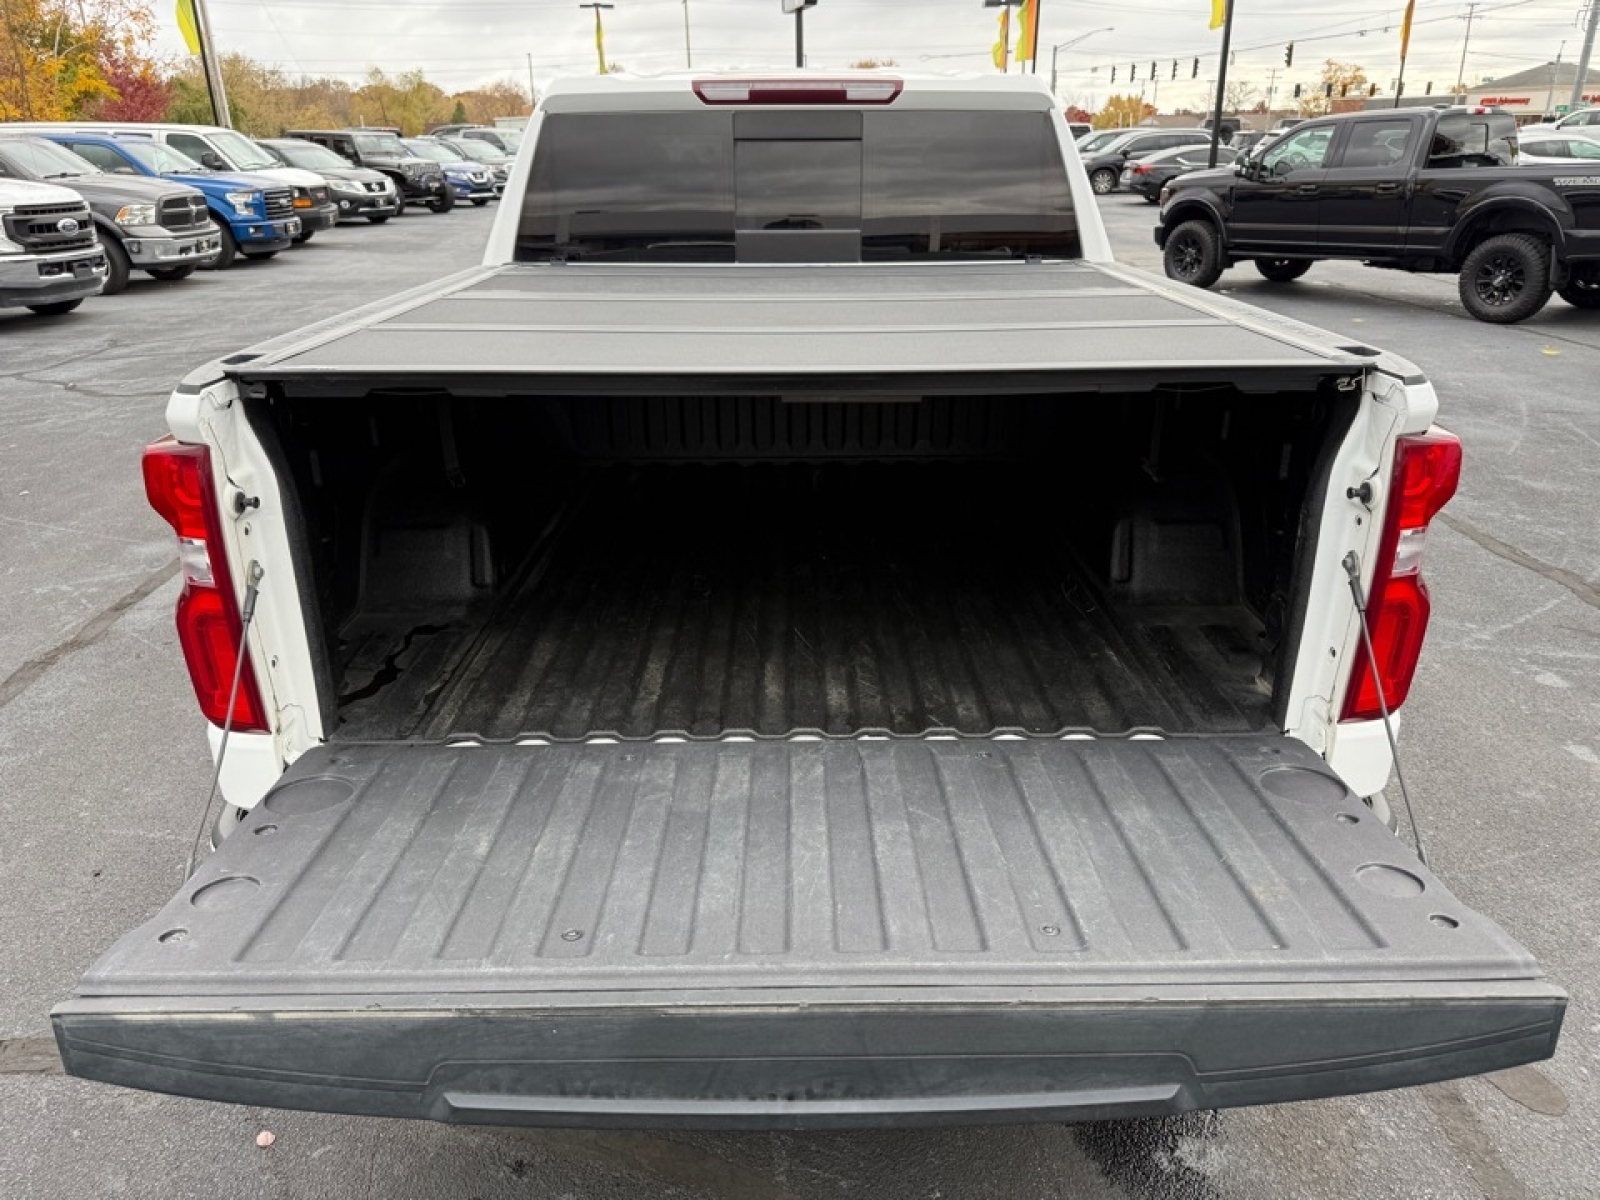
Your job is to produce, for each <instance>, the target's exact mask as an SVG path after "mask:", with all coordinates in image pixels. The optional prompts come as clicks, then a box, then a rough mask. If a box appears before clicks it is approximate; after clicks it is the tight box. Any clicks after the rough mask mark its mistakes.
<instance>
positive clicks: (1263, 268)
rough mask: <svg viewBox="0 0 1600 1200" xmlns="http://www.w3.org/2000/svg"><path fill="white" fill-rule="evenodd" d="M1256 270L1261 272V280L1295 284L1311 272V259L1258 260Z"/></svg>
mask: <svg viewBox="0 0 1600 1200" xmlns="http://www.w3.org/2000/svg"><path fill="white" fill-rule="evenodd" d="M1256 270H1258V271H1260V272H1261V278H1263V279H1270V280H1271V281H1272V282H1273V283H1293V282H1294V281H1295V280H1296V279H1299V278H1300V276H1302V275H1304V274H1305V273H1306V272H1307V271H1309V270H1311V260H1310V259H1309V258H1258V259H1256Z"/></svg>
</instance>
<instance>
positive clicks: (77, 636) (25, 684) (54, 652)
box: [0, 559, 178, 709]
mask: <svg viewBox="0 0 1600 1200" xmlns="http://www.w3.org/2000/svg"><path fill="white" fill-rule="evenodd" d="M177 573H178V561H177V559H173V560H172V561H171V562H170V563H168V564H167V565H166V566H164V567H161V568H159V569H158V570H155V571H152V572H151V573H150V574H149V575H146V576H145V577H144V578H143V579H142V580H140V582H139V584H138V586H137V587H135V588H134V589H133V590H132V591H130V592H128V593H126V594H125V595H122V596H119V597H118V598H117V599H115V600H113V601H112V602H111V603H110V604H108V605H107V606H106V607H105V608H103V609H101V610H100V611H99V612H98V613H96V614H95V615H94V616H92V617H90V618H89V620H88V621H86V622H84V624H83V625H81V626H79V627H78V629H77V631H76V632H75V633H73V634H72V636H71V637H68V638H67V639H65V640H64V641H61V642H58V643H56V644H55V645H54V646H52V647H51V648H50V649H48V650H46V651H45V652H44V653H43V654H39V655H36V656H34V657H33V658H30V659H29V660H28V661H27V662H25V663H23V664H22V665H21V666H20V667H18V668H17V669H16V670H15V671H13V672H11V674H9V675H7V676H6V677H5V678H4V679H0V709H3V708H5V706H6V705H8V704H10V703H11V702H12V701H13V700H15V699H16V698H17V697H18V696H20V695H22V693H23V692H25V691H27V690H28V689H29V688H30V687H32V686H33V685H34V684H35V683H36V682H38V680H39V679H40V678H41V677H42V676H43V675H44V674H45V673H46V672H47V671H49V670H50V668H51V667H53V666H55V665H56V664H57V663H59V662H61V661H62V660H63V659H66V658H70V657H71V656H72V655H74V654H76V653H77V652H78V651H79V650H86V649H88V648H89V647H90V646H92V645H94V644H95V643H96V642H98V641H99V640H100V639H101V638H103V637H105V635H106V634H107V632H109V631H110V629H111V627H112V626H113V625H115V624H116V623H117V621H118V620H119V619H120V618H121V616H122V614H123V613H125V612H127V611H128V610H129V609H130V608H132V607H133V606H134V605H135V604H137V603H139V601H141V600H143V599H145V598H146V597H147V596H149V595H150V594H151V593H152V592H154V591H155V590H156V589H157V588H158V587H160V586H161V585H162V584H164V583H166V582H167V580H169V579H171V578H172V577H173V576H174V575H176V574H177Z"/></svg>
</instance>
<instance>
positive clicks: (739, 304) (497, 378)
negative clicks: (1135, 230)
mask: <svg viewBox="0 0 1600 1200" xmlns="http://www.w3.org/2000/svg"><path fill="white" fill-rule="evenodd" d="M1377 355H1378V352H1377V351H1375V350H1372V349H1370V348H1367V347H1364V346H1342V345H1337V344H1335V342H1334V340H1333V339H1332V337H1331V335H1329V334H1326V333H1322V332H1321V331H1318V330H1313V329H1310V328H1309V327H1307V326H1303V325H1299V324H1298V323H1296V322H1293V321H1290V320H1287V319H1284V318H1280V317H1275V316H1272V315H1270V314H1267V313H1261V312H1257V311H1254V310H1251V309H1247V308H1245V307H1244V306H1242V305H1238V304H1234V303H1233V302H1231V301H1229V300H1227V299H1226V298H1218V297H1213V296H1208V295H1206V294H1205V293H1202V292H1199V291H1197V290H1195V289H1193V288H1186V287H1182V286H1180V285H1174V284H1171V283H1168V282H1166V281H1165V280H1159V279H1156V278H1155V277H1153V276H1150V275H1147V274H1144V273H1143V272H1139V271H1133V270H1129V269H1127V268H1123V267H1110V266H1106V265H1100V264H1091V263H1084V262H1035V263H1027V262H1015V263H1011V262H1005V263H942V264H924V265H920V266H905V267H893V266H883V265H881V264H873V265H872V266H870V267H859V266H858V267H851V266H839V265H832V266H817V265H806V266H721V267H692V266H683V265H677V266H672V267H667V268H663V267H651V266H644V265H633V266H606V265H596V264H587V263H585V264H577V265H574V266H559V265H550V264H539V265H534V264H522V265H517V266H507V267H499V268H492V269H485V270H482V271H479V272H473V273H467V274H463V275H460V276H456V277H454V278H452V279H450V280H446V281H444V282H442V283H440V284H438V285H434V286H432V287H430V288H425V289H418V290H417V291H413V292H410V293H407V294H406V295H404V296H402V297H398V298H396V299H394V300H391V301H386V302H384V303H382V304H378V305H372V306H369V307H368V308H366V309H362V310H359V311H358V312H356V313H352V314H350V315H349V316H348V317H347V318H345V319H342V320H340V321H338V322H329V323H325V324H324V325H322V326H319V327H316V328H314V329H312V330H306V331H302V332H301V333H299V334H291V335H289V336H287V337H284V338H279V339H277V340H275V341H273V342H271V343H268V344H267V345H265V346H261V347H258V348H257V349H256V350H255V351H253V352H251V353H249V354H246V355H239V356H236V357H235V358H233V359H230V360H229V362H230V364H232V365H230V367H229V368H228V369H229V370H230V372H231V373H233V374H234V375H236V376H237V377H238V378H239V379H240V380H241V381H243V382H245V383H271V384H276V385H277V386H280V387H282V388H284V389H285V390H287V391H289V392H291V393H295V394H318V395H320V394H324V393H326V394H330V395H337V394H340V393H341V389H342V391H343V394H345V395H348V394H350V391H351V389H352V387H357V386H358V387H359V390H360V391H363V392H364V391H366V390H368V389H374V388H376V389H399V390H402V391H404V390H407V389H409V390H413V391H414V390H415V389H416V388H418V387H424V386H426V387H434V388H438V389H441V390H445V391H471V390H473V389H480V390H502V391H510V392H513V393H533V392H538V391H549V390H556V391H564V392H574V391H582V390H586V389H590V388H599V387H605V388H607V389H608V390H617V389H623V390H626V388H628V387H630V386H631V387H642V388H648V389H650V390H652V391H656V392H661V393H667V392H671V391H673V390H675V389H681V388H685V387H688V388H693V389H696V390H715V389H716V387H717V384H718V381H719V380H722V381H729V380H736V379H748V378H750V377H752V376H760V377H762V378H764V379H769V380H789V381H793V382H795V383H796V384H797V385H798V384H799V383H800V382H802V381H805V380H807V379H810V380H813V381H814V380H817V379H820V378H823V377H827V378H829V379H840V378H857V377H858V378H860V379H862V380H877V381H887V380H913V381H917V382H918V385H919V386H920V387H923V388H926V389H929V390H931V391H939V390H950V389H957V388H965V389H972V388H980V389H985V390H992V391H996V392H999V391H1004V390H1006V389H1007V388H1009V387H1023V388H1034V389H1039V388H1045V387H1051V388H1056V389H1062V388H1068V389H1079V388H1081V389H1085V390H1088V389H1094V388H1102V387H1103V388H1114V389H1118V390H1132V389H1138V388H1148V387H1151V386H1155V385H1157V384H1160V383H1164V382H1173V383H1199V382H1226V383H1229V384H1232V385H1234V386H1236V387H1239V388H1241V389H1243V390H1256V391H1270V390H1280V389H1288V388H1292V387H1299V388H1309V387H1315V386H1317V384H1318V383H1319V382H1321V381H1324V380H1329V379H1337V378H1345V377H1351V376H1355V375H1359V374H1360V373H1361V372H1363V371H1365V370H1366V369H1367V368H1368V367H1370V366H1372V365H1373V364H1374V362H1375V361H1376V360H1377Z"/></svg>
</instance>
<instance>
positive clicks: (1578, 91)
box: [1567, 0, 1600, 112]
mask: <svg viewBox="0 0 1600 1200" xmlns="http://www.w3.org/2000/svg"><path fill="white" fill-rule="evenodd" d="M1597 23H1600V0H1589V28H1588V29H1586V30H1584V32H1583V49H1582V51H1580V52H1579V54H1578V74H1577V77H1576V78H1575V79H1573V81H1572V95H1571V96H1570V97H1569V98H1568V100H1567V111H1568V112H1571V111H1572V110H1573V109H1575V108H1577V107H1578V105H1579V104H1581V103H1583V87H1584V84H1586V83H1587V82H1588V81H1589V58H1590V56H1592V55H1593V54H1594V31H1595V25H1596V24H1597Z"/></svg>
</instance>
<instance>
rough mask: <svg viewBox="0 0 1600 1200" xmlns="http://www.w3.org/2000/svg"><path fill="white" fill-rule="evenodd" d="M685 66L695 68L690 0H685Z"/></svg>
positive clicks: (689, 68)
mask: <svg viewBox="0 0 1600 1200" xmlns="http://www.w3.org/2000/svg"><path fill="white" fill-rule="evenodd" d="M683 67H684V70H686V71H687V70H692V69H693V68H694V51H693V49H691V48H690V46H689V0H683Z"/></svg>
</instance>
